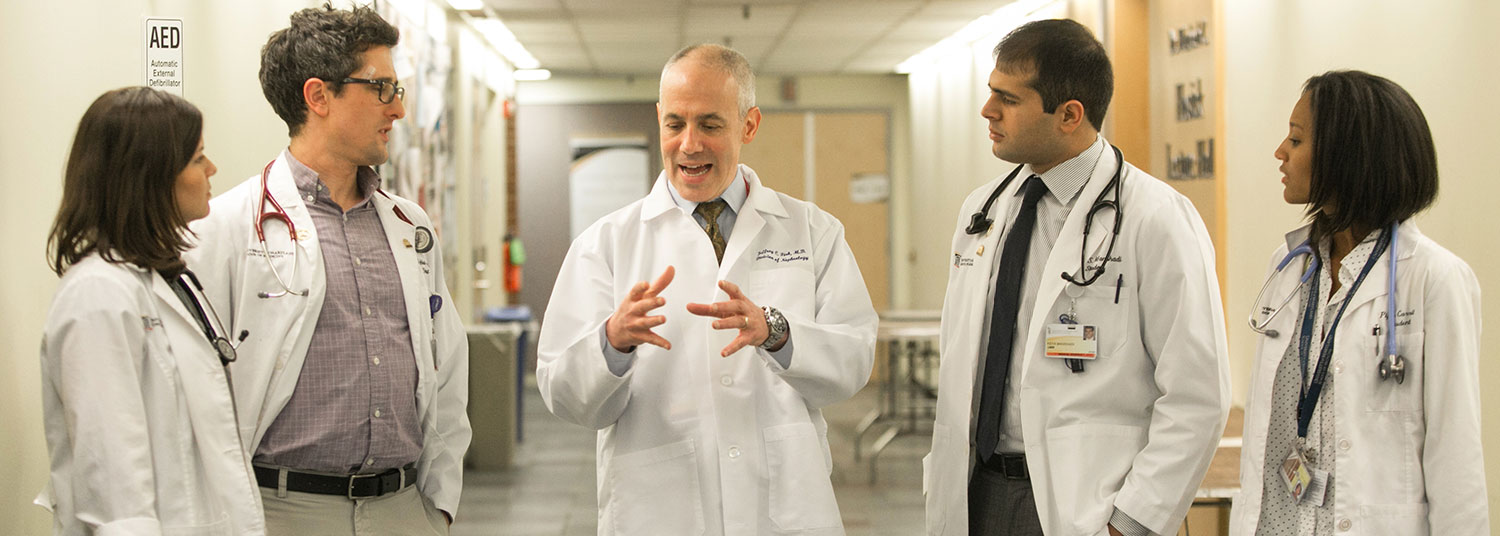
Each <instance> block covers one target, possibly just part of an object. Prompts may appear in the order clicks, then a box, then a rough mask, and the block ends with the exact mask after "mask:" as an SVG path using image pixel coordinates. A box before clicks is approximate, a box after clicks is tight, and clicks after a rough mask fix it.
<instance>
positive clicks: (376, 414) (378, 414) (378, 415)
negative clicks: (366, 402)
mask: <svg viewBox="0 0 1500 536" xmlns="http://www.w3.org/2000/svg"><path fill="white" fill-rule="evenodd" d="M375 418H377V419H379V418H380V410H378V409H377V410H375Z"/></svg>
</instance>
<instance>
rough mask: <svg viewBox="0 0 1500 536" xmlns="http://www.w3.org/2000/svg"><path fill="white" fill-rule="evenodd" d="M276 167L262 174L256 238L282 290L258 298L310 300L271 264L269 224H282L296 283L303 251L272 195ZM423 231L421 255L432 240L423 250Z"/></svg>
mask: <svg viewBox="0 0 1500 536" xmlns="http://www.w3.org/2000/svg"><path fill="white" fill-rule="evenodd" d="M274 165H276V161H275V160H272V161H271V162H270V163H268V164H266V168H265V169H264V170H261V172H260V210H259V211H258V214H257V216H256V217H255V238H256V239H257V240H259V241H260V252H261V257H262V258H264V259H265V260H266V266H268V267H270V268H271V275H272V276H273V277H275V278H276V284H277V285H279V286H280V287H281V290H277V291H272V292H260V293H258V294H256V295H257V296H260V297H261V298H280V297H282V296H288V295H296V296H307V294H308V289H302V290H292V287H291V285H288V284H287V280H286V279H283V278H282V277H281V272H279V271H277V270H276V263H274V262H271V251H270V249H269V248H268V247H267V246H266V220H280V221H281V223H282V224H284V225H286V230H287V236H288V237H289V238H290V239H291V241H292V242H291V243H292V277H291V280H293V281H296V280H297V268H298V266H299V265H300V264H301V255H302V248H301V247H298V246H297V226H296V224H294V223H292V218H291V217H290V216H288V215H287V213H286V209H284V208H281V203H280V202H278V201H276V197H274V196H272V195H271V189H270V186H269V184H270V182H269V179H270V176H271V167H272V166H274ZM375 191H376V192H377V193H379V194H380V195H383V196H385V197H386V199H391V196H390V194H387V193H385V191H384V190H381V189H379V188H376V189H375ZM393 201H394V200H393ZM267 204H269V205H271V208H272V210H270V211H267V210H266V205H267ZM391 211H392V212H394V213H395V214H396V217H397V218H399V219H400V220H401V221H404V222H406V224H407V225H411V226H412V227H416V224H414V223H412V221H411V218H407V217H406V213H404V212H402V211H401V207H399V206H396V205H391ZM423 231H426V229H424V228H421V227H417V243H418V245H417V248H418V250H419V252H425V251H424V250H425V249H430V248H431V242H432V236H431V232H430V231H428V232H427V234H426V236H427V244H426V247H425V248H424V247H423V245H422V237H423Z"/></svg>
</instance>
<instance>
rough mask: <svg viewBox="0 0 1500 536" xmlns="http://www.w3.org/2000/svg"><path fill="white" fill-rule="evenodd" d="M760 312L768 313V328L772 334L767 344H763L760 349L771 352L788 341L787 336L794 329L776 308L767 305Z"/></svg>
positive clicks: (767, 339) (767, 338) (768, 337)
mask: <svg viewBox="0 0 1500 536" xmlns="http://www.w3.org/2000/svg"><path fill="white" fill-rule="evenodd" d="M760 310H761V311H764V312H765V313H766V328H767V329H769V330H770V332H771V334H770V335H768V336H767V337H766V342H763V343H761V344H760V347H761V349H763V350H765V351H768V352H769V351H771V349H772V348H775V347H777V346H779V345H781V343H782V342H784V341H786V336H787V334H788V333H789V332H791V330H792V327H791V326H789V325H787V323H786V317H785V316H781V311H777V310H776V308H775V307H771V306H769V305H767V306H764V307H761V308H760Z"/></svg>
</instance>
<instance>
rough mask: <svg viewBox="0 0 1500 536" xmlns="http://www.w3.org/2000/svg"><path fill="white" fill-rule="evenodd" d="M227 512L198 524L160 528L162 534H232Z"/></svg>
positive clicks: (208, 535)
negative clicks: (210, 521) (211, 520)
mask: <svg viewBox="0 0 1500 536" xmlns="http://www.w3.org/2000/svg"><path fill="white" fill-rule="evenodd" d="M230 521H231V520H230V519H229V515H228V514H223V515H221V516H220V517H219V520H218V521H215V522H213V523H206V524H199V525H173V526H165V525H163V526H162V528H161V533H162V536H234V527H233V526H231V524H230Z"/></svg>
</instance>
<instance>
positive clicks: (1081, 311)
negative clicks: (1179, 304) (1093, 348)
mask: <svg viewBox="0 0 1500 536" xmlns="http://www.w3.org/2000/svg"><path fill="white" fill-rule="evenodd" d="M1105 280H1109V285H1108V286H1105V285H1102V283H1104V282H1105ZM1123 283H1124V280H1123V279H1121V278H1120V276H1117V275H1115V274H1105V275H1104V276H1103V277H1100V278H1099V281H1098V282H1097V283H1095V284H1094V285H1090V286H1089V287H1087V290H1085V292H1084V293H1083V296H1082V297H1081V298H1079V299H1078V323H1079V324H1083V325H1085V326H1095V328H1096V330H1095V331H1096V333H1097V334H1098V337H1099V359H1110V358H1113V357H1115V356H1118V355H1120V354H1121V352H1124V351H1125V349H1126V347H1125V343H1126V342H1127V341H1131V340H1136V339H1138V337H1132V336H1131V335H1130V334H1131V333H1132V330H1139V329H1140V328H1139V326H1138V325H1137V323H1136V322H1135V320H1134V316H1135V308H1134V303H1135V301H1134V300H1132V299H1131V298H1132V297H1133V295H1134V294H1135V291H1134V290H1133V289H1130V288H1127V287H1123V286H1117V284H1118V285H1123ZM1059 303H1060V304H1061V305H1062V311H1064V312H1065V311H1067V310H1068V297H1067V295H1066V294H1065V295H1063V296H1062V298H1061V299H1060V300H1059ZM1053 318H1056V316H1054V317H1053Z"/></svg>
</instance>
